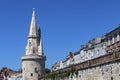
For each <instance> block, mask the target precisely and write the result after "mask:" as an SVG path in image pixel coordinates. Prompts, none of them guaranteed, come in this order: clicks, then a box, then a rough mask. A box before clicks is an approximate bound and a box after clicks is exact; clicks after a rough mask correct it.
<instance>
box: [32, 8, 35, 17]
mask: <svg viewBox="0 0 120 80" xmlns="http://www.w3.org/2000/svg"><path fill="white" fill-rule="evenodd" d="M32 16H35V8H33V14H32Z"/></svg>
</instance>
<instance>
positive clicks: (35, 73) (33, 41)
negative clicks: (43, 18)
mask: <svg viewBox="0 0 120 80" xmlns="http://www.w3.org/2000/svg"><path fill="white" fill-rule="evenodd" d="M45 60H46V57H45V56H44V52H43V46H42V39H41V30H40V28H38V26H37V24H36V15H35V10H34V9H33V13H32V19H31V24H30V31H29V35H28V42H27V46H26V54H25V55H24V56H22V71H23V73H22V76H23V80H39V79H40V77H41V76H42V75H44V74H45Z"/></svg>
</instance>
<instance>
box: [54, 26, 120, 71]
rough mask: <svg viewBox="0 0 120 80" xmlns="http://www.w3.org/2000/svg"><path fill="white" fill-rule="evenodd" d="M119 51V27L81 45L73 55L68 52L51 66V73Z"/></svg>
mask: <svg viewBox="0 0 120 80" xmlns="http://www.w3.org/2000/svg"><path fill="white" fill-rule="evenodd" d="M119 50H120V25H119V26H118V27H117V28H116V29H114V30H113V31H111V32H109V33H107V34H105V35H103V36H99V37H96V38H95V39H92V40H90V41H88V42H87V44H85V45H81V48H80V50H79V51H77V52H75V53H72V52H70V53H69V54H68V56H67V57H66V58H65V59H63V60H62V61H58V62H56V63H55V64H54V65H53V66H52V71H57V70H60V69H63V68H66V67H69V66H71V65H75V64H79V63H82V62H85V61H87V60H91V59H94V58H97V57H100V56H103V55H106V54H109V53H112V52H117V51H119Z"/></svg>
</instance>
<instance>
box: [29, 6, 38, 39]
mask: <svg viewBox="0 0 120 80" xmlns="http://www.w3.org/2000/svg"><path fill="white" fill-rule="evenodd" d="M29 37H37V25H36V15H35V9H34V8H33V13H32V19H31V24H30V32H29Z"/></svg>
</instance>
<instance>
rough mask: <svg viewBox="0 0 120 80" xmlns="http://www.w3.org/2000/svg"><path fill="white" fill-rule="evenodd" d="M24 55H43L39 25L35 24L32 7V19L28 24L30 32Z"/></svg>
mask: <svg viewBox="0 0 120 80" xmlns="http://www.w3.org/2000/svg"><path fill="white" fill-rule="evenodd" d="M26 55H40V56H43V55H44V52H43V45H42V38H41V30H40V27H38V26H37V24H36V16H35V10H34V8H33V13H32V19H31V24H30V32H29V35H28V44H27V46H26Z"/></svg>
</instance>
